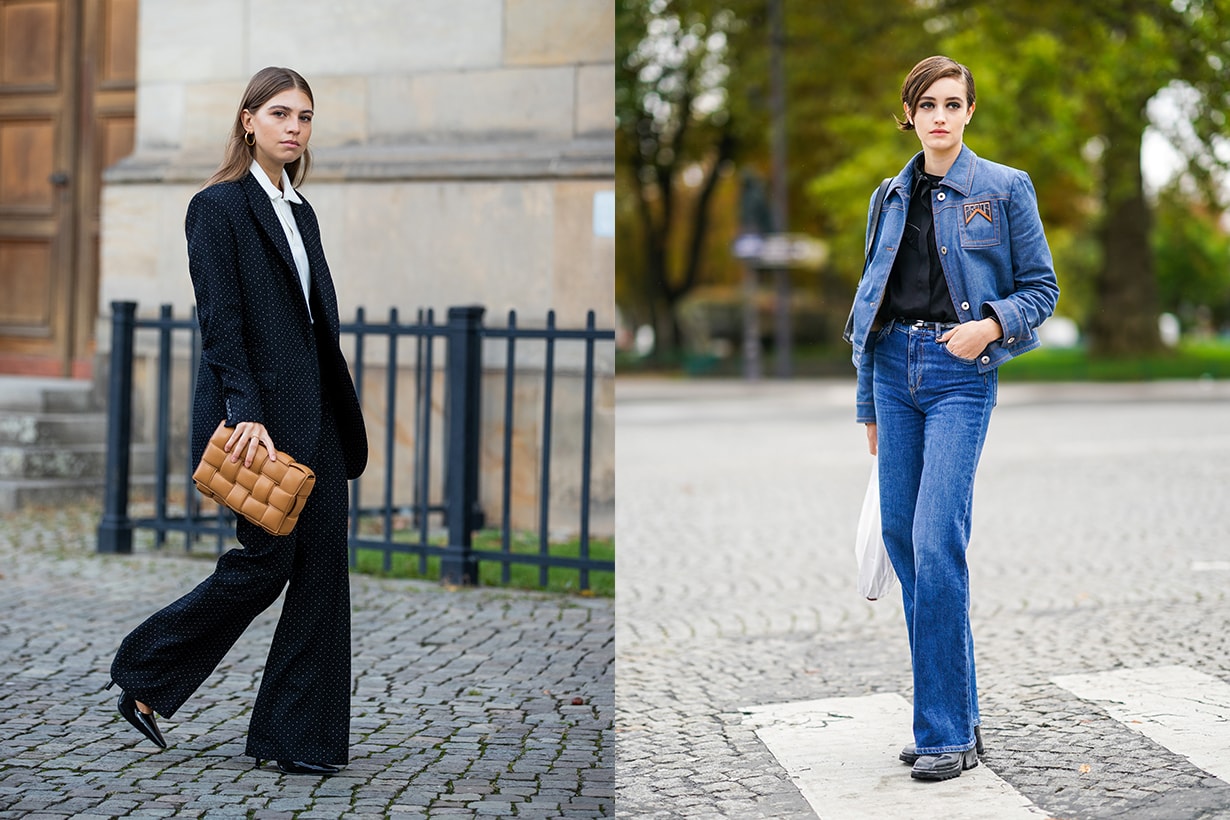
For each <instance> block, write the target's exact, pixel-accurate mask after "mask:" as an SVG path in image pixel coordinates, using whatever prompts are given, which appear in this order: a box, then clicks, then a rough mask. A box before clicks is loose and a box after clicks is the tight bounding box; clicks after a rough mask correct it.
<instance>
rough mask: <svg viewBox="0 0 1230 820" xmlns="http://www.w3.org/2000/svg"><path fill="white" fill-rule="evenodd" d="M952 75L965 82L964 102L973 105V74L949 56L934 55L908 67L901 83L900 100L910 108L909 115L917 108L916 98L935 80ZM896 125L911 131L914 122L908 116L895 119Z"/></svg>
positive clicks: (955, 78)
mask: <svg viewBox="0 0 1230 820" xmlns="http://www.w3.org/2000/svg"><path fill="white" fill-rule="evenodd" d="M945 77H952V78H953V79H954V80H961V81H962V82H964V83H965V103H966V105H969V106H971V107H972V106H973V105H974V97H975V95H974V75H973V74H971V73H970V70H969V69H968V68H966V67H965V66H963V65H961V64H960V63H958V62H957V61H956V60H954V59H952V58H951V57H944V56H942V55H936V56H935V57H928V58H927V59H925V60H923V61H922V62H920V63H919V64H918V65H916V66H914V67H913V68H912V69H910V73H909V74H907V75H906V77H905V82H903V83H902V84H901V101H902V102H903V103H905V104H906V105H907V106H908V107H909V109H910V116H911V117H912V116H913V115H914V112H915V111H917V110H918V100H919V98H920V97H922V95H923V94H924V93H925V92H926V90H927V89H928V88H930V87H931V85H932V84H933V83H934V82H935V81H936V80H942V79H944V78H945ZM897 127H898V128H900V129H901V130H902V131H913V130H914V124H913V123H912V122H911V121H910V119H909V118H907V119H905V120H904V121H903V120H897Z"/></svg>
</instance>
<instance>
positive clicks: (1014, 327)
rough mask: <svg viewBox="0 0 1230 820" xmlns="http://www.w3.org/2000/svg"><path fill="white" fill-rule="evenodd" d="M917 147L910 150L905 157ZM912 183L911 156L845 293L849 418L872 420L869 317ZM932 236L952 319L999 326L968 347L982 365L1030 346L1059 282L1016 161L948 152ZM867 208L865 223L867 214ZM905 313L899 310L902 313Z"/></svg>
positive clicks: (880, 296)
mask: <svg viewBox="0 0 1230 820" xmlns="http://www.w3.org/2000/svg"><path fill="white" fill-rule="evenodd" d="M916 158H917V155H915V159H916ZM913 185H914V159H911V160H910V161H909V162H908V163H906V166H905V168H903V169H902V170H901V173H899V174H897V176H896V177H895V178H894V179H893V181H892V182H891V183H890V184H889V188H888V193H887V195H886V196H885V198H884V205H883V210H882V211H881V214H880V223H879V226H878V230H877V226H875V225H870V224H868V231H875V232H876V233H875V235H874V236H869V237H868V238H869V239H873V240H874V241H872V242H871V243H870V247H871V252H870V256H869V261H868V263H867V267H866V270H865V271H864V273H863V278H862V281H860V282H859V285H858V291H857V292H856V293H855V295H854V307H853V309H852V312H851V325H850V332H849V334H848V337H847V341H849V342H850V343H851V344H852V345H853V346H854V353H853V357H852V358H853V361H854V366H855V367H856V368H858V398H857V405H858V410H857V412H858V417H857V419H858V421H860V422H873V421H875V419H876V415H875V399H874V397H873V395H872V372H873V371H872V366H873V362H874V359H875V357H874V355H873V354H874V348H875V336H874V334H873V330H876V329H878V328H877V327H873V326H874V325H875V321H876V314H877V313H878V312H879V309H880V304H881V302H882V301H883V300H884V293H885V290H886V289H887V287H888V275H889V273H890V272H891V271H892V269H893V262H894V260H895V259H896V257H897V248H898V246H899V245H900V243H901V237H902V235H903V233H904V232H905V215H906V211H907V209H908V207H909V192H910V191H911V190H912V189H913ZM931 208H932V214H933V216H934V219H935V244H936V246H937V248H938V249H939V254H940V264H941V266H942V267H943V269H944V278H945V279H947V280H948V292H949V293H950V294H951V295H952V301H953V306H954V307H955V308H956V310H957V317H958V318H959V319H960V320H961V321H962V322H969V321H974V320H976V319H984V318H986V317H988V316H993V317H995V319H996V320H997V321H998V322H999V325H1000V327H1002V328H1003V331H1004V335H1003V337H1002V338H1001V339H999V340H997V341H994V342H992V343H991V344H989V345H988V346H987V348H986V349H985V350H983V351H982V353H981V354H980V355H979V356H978V359H977V362H976V366H977V367H978V371H979V372H980V373H986V372H988V371H990V370H993V369H994V368H996V367H998V366H999V365H1001V364H1003V363H1004V362H1006V361H1008V360H1009V359H1011V358H1012V357H1013V356H1019V355H1021V354H1022V353H1026V352H1028V351H1030V350H1033V349H1034V348H1035V347H1037V346H1038V334H1037V332H1036V328H1037V327H1038V325H1040V324H1042V322H1043V320H1044V319H1046V318H1047V317H1048V316H1050V315H1051V312H1052V311H1053V310H1054V309H1055V303H1056V301H1058V299H1059V284H1058V282H1057V281H1056V279H1055V265H1054V263H1053V262H1052V261H1051V250H1050V247H1049V246H1048V245H1047V243H1046V234H1045V233H1043V230H1042V220H1041V218H1040V217H1039V216H1038V198H1037V194H1036V193H1035V192H1034V186H1033V183H1032V182H1030V179H1029V175H1028V174H1026V173H1025V172H1024V171H1018V170H1016V169H1015V168H1009V167H1008V166H1006V165H999V164H997V163H994V162H989V161H987V160H985V159H979V158H978V156H977V155H975V154H974V152H973V151H971V150H970V149H969V148H968V147H965V146H962V148H961V153H960V155H959V156H958V157H957V160H956V162H954V163H953V165H952V167H951V168H950V169H948V173H947V174H946V175H945V176H944V179H943V181H942V182H941V183H940V185H939V187H937V188H936V189H935V191H933V192H932V200H931ZM870 217H871V214H870V208H868V223H870ZM907 318H909V317H907Z"/></svg>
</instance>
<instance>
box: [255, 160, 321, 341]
mask: <svg viewBox="0 0 1230 820" xmlns="http://www.w3.org/2000/svg"><path fill="white" fill-rule="evenodd" d="M249 170H250V171H251V172H252V176H254V177H256V181H257V182H259V183H260V184H261V187H262V188H264V189H265V193H267V194H269V201H270V202H272V203H273V212H274V213H275V214H277V215H278V221H279V222H281V223H282V232H283V233H285V234H286V241H287V242H288V243H289V244H290V255H291V256H292V257H294V259H295V269H296V270H297V271H298V272H299V284H301V285H302V286H303V300H304V302H305V303H306V304H307V306H308V318H309V319H311V318H312V298H311V296H310V295H309V293H310V292H309V290H308V289H309V288H310V287H311V281H312V280H311V268H310V267H309V266H308V256H307V249H306V248H304V247H303V237H301V236H300V235H299V226H298V225H297V224H295V213H294V211H293V210H291V207H290V203H292V202H294V203H296V204H299V203H301V202H303V200H302V199H300V198H299V194H298V193H297V192H296V191H295V189H294V188H293V187H292V186H291V184H290V176H289V175H288V174H287V173H286V169H285V168H283V169H282V190H280V191H279V190H278V189H277V186H276V185H274V184H273V182H272V181H271V180H270V179H269V175H268V174H266V173H265V169H264V168H261V166H260V163H259V162H257V161H256V160H252V165H251V166H250V168H249ZM313 321H315V320H313Z"/></svg>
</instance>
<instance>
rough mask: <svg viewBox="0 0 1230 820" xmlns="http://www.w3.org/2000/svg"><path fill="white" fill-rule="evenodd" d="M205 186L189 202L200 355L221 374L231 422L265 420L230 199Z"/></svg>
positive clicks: (187, 221)
mask: <svg viewBox="0 0 1230 820" xmlns="http://www.w3.org/2000/svg"><path fill="white" fill-rule="evenodd" d="M212 193H213V191H212V189H206V190H204V191H201V192H200V193H198V194H197V195H196V196H194V197H193V198H192V201H191V202H190V203H189V205H188V215H187V218H186V219H185V223H184V228H185V232H186V233H187V236H188V272H189V274H190V275H191V277H192V289H193V290H194V291H195V293H196V309H197V322H198V323H199V324H200V327H201V359H202V361H204V362H205V363H206V364H208V366H209V368H210V369H211V370H212V371H213V373H214V375H215V376H217V378H218V381H219V383H220V384H221V387H222V394H223V398H224V400H225V402H226V423H227V426H230V427H233V426H235V425H236V424H238V423H239V422H241V421H256V422H260V423H261V424H264V423H265V414H264V408H262V406H261V398H260V390H259V388H258V386H257V383H256V380H255V379H254V378H253V376H252V369H251V367H250V365H249V362H248V354H247V350H246V348H245V346H244V341H243V339H244V332H243V324H244V322H243V316H244V310H243V288H242V287H241V286H240V282H239V270H240V267H239V247H238V242H237V240H236V236H235V230H234V227H233V226H232V224H231V219H230V213H229V212H230V211H231V210H233V209H232V208H230V207H228V206H227V204H226V203H225V202H222V201H219V198H216V197H215V196H213V195H212Z"/></svg>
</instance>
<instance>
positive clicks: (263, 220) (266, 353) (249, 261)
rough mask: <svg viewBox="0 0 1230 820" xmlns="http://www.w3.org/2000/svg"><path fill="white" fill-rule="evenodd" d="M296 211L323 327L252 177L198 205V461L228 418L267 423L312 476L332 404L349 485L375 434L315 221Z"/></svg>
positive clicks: (192, 233)
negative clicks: (366, 418) (326, 405)
mask: <svg viewBox="0 0 1230 820" xmlns="http://www.w3.org/2000/svg"><path fill="white" fill-rule="evenodd" d="M300 196H302V195H300ZM291 207H292V208H293V209H294V215H295V223H296V224H297V226H298V228H299V232H300V235H301V236H302V238H303V245H304V248H305V249H306V250H307V255H308V263H309V266H310V267H311V300H312V314H311V317H312V318H314V319H315V320H316V324H315V326H313V324H312V321H311V319H310V318H309V316H308V310H307V305H306V303H305V301H304V298H303V287H302V285H301V284H300V281H299V274H298V272H297V270H296V268H295V263H294V258H293V257H292V256H291V251H290V243H288V242H287V241H286V234H285V233H284V232H283V230H282V224H281V222H279V221H278V216H277V214H276V213H275V212H274V210H273V203H272V202H270V201H269V195H268V194H266V193H265V190H264V188H262V187H261V185H260V183H259V182H258V181H257V180H256V178H255V177H253V176H252V174H251V173H250V172H249V173H248V174H246V175H245V176H244V177H243V179H241V180H238V181H236V182H223V183H220V184H217V185H211V186H210V187H208V188H206V189H204V190H203V191H200V192H199V193H197V194H196V196H194V197H193V198H192V201H191V202H190V203H189V204H188V216H187V218H186V220H185V230H186V233H187V236H188V270H189V272H190V274H191V276H192V287H193V290H194V291H195V292H196V306H197V320H198V322H199V323H200V326H201V365H200V369H199V371H198V372H197V383H196V394H195V400H194V407H193V411H192V412H193V416H192V453H193V463H194V464H195V463H196V462H197V461H199V460H200V457H201V453H202V452H203V451H204V449H205V443H206V442H207V441H208V440H209V436H210V434H211V433H212V432H213V431H214V428H216V427H217V426H218V421H219V420H220V419H222V418H225V419H227V424H228V425H230V426H234V425H235V424H238V423H239V422H241V421H259V422H261V423H263V424H264V425H265V427H266V428H267V429H268V430H269V435H270V436H271V437H272V438H273V444H274V446H275V447H277V448H278V450H279V451H283V450H284V451H286V452H287V453H289V454H290V455H292V456H294V457H295V458H296V459H298V460H301V461H303V462H304V463H305V464H307V465H308V466H309V467H310V466H311V465H312V461H311V459H312V457H313V456H314V455H315V453H316V442H317V439H318V437H319V435H320V413H321V399H322V396H328V399H329V402H330V404H331V405H332V407H333V411H334V416H335V418H336V419H337V426H338V434H339V436H340V438H341V442H342V449H343V450H344V452H345V459H346V474H347V477H349V478H357V477H358V476H359V475H360V474H361V473H362V472H363V469H364V467H366V466H367V431H366V429H365V427H364V424H363V413H362V410H361V409H360V407H359V400H358V398H357V397H356V395H355V389H354V382H353V380H352V379H351V378H350V371H349V369H348V368H347V366H346V360H345V358H344V357H343V356H342V350H341V347H340V346H339V344H338V313H337V294H336V292H335V291H334V289H333V279H332V278H331V277H330V275H329V266H328V264H327V263H326V262H325V253H324V249H323V248H322V247H321V244H320V227H319V225H318V224H317V222H316V214H315V212H314V211H313V210H312V207H311V206H310V205H309V204H308V203H307V200H306V199H304V201H303V203H302V204H293V203H292V205H291ZM318 349H319V353H318ZM318 363H319V364H318Z"/></svg>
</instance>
